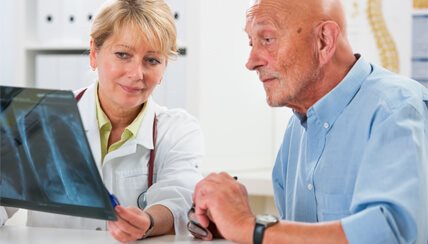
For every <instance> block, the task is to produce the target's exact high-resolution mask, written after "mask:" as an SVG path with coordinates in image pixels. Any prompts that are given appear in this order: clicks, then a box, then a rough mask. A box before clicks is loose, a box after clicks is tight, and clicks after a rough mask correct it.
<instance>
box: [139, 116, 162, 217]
mask: <svg viewBox="0 0 428 244" xmlns="http://www.w3.org/2000/svg"><path fill="white" fill-rule="evenodd" d="M156 138H157V119H156V114H155V118H154V119H153V149H151V150H150V158H149V162H148V163H147V167H148V169H149V170H148V171H149V172H148V176H147V190H148V189H149V188H150V186H152V185H153V171H154V165H155V152H156ZM147 190H145V191H143V192H142V193H141V194H140V195H139V196H138V198H137V206H138V207H139V208H140V209H144V208H146V207H147V197H146V193H147Z"/></svg>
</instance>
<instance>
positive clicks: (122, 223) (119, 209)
mask: <svg viewBox="0 0 428 244" xmlns="http://www.w3.org/2000/svg"><path fill="white" fill-rule="evenodd" d="M115 210H116V213H117V216H118V220H117V221H108V222H107V229H108V231H109V232H110V234H111V235H112V236H113V237H114V238H115V239H116V240H118V241H120V242H123V243H124V242H132V241H135V240H138V239H141V238H142V237H143V236H144V234H145V233H146V231H147V229H148V228H149V226H150V217H149V216H148V215H147V213H145V212H144V211H142V210H141V209H139V208H136V207H128V208H125V207H123V206H120V205H118V206H116V207H115Z"/></svg>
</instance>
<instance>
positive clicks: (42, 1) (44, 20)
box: [36, 0, 62, 43]
mask: <svg viewBox="0 0 428 244" xmlns="http://www.w3.org/2000/svg"><path fill="white" fill-rule="evenodd" d="M61 6H62V1H58V0H37V13H36V16H37V39H38V40H39V41H40V42H42V43H52V42H57V41H58V40H61V38H62V35H61V34H60V33H61V16H62V13H61V12H62V8H61Z"/></svg>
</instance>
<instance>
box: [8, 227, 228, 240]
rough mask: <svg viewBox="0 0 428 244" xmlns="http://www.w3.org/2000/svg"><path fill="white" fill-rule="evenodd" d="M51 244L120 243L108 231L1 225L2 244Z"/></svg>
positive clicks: (176, 237) (172, 236) (168, 238)
mask: <svg viewBox="0 0 428 244" xmlns="http://www.w3.org/2000/svg"><path fill="white" fill-rule="evenodd" d="M168 242H172V243H209V244H211V243H213V244H217V243H231V242H228V241H225V240H215V241H212V242H204V241H200V240H195V239H193V238H192V237H191V236H174V235H167V236H160V237H154V238H148V239H145V240H142V241H138V242H135V243H168ZM6 243H8V244H21V243H22V244H24V243H25V244H27V243H32V244H39V243H43V244H45V243H46V244H49V243H55V244H56V243H61V244H62V243H70V244H71V243H72V244H76V243H79V244H80V243H103V244H109V243H119V242H118V241H116V240H115V239H113V238H112V237H111V236H110V234H109V233H108V232H106V231H93V230H75V229H57V228H36V227H25V226H3V227H0V244H6Z"/></svg>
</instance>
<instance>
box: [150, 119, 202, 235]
mask: <svg viewBox="0 0 428 244" xmlns="http://www.w3.org/2000/svg"><path fill="white" fill-rule="evenodd" d="M161 126H166V127H169V128H163V129H162V130H167V138H163V139H161V140H162V141H159V143H161V144H163V145H162V146H159V147H158V148H159V149H158V150H159V152H158V153H157V154H156V157H157V159H156V160H159V161H158V162H157V163H155V165H156V166H155V172H157V175H155V183H154V184H153V185H152V186H151V187H150V188H149V190H148V191H147V203H148V207H150V205H155V204H160V205H163V206H165V207H167V208H168V209H169V210H170V211H171V213H172V214H173V216H174V228H175V234H176V235H179V234H182V235H184V234H186V235H187V233H188V232H187V228H186V226H187V222H188V219H187V211H188V210H189V209H190V207H191V205H192V194H193V191H194V188H195V186H196V183H197V182H199V181H200V180H201V179H202V175H201V173H200V172H199V170H198V165H199V164H200V162H201V160H202V157H203V155H204V146H203V145H204V143H203V135H202V130H201V128H200V126H199V125H198V123H197V122H196V119H194V118H193V117H191V116H190V115H180V116H178V118H177V117H176V118H174V121H170V122H166V123H164V124H159V130H161ZM165 135H166V134H165ZM156 167H158V168H157V169H156Z"/></svg>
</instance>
